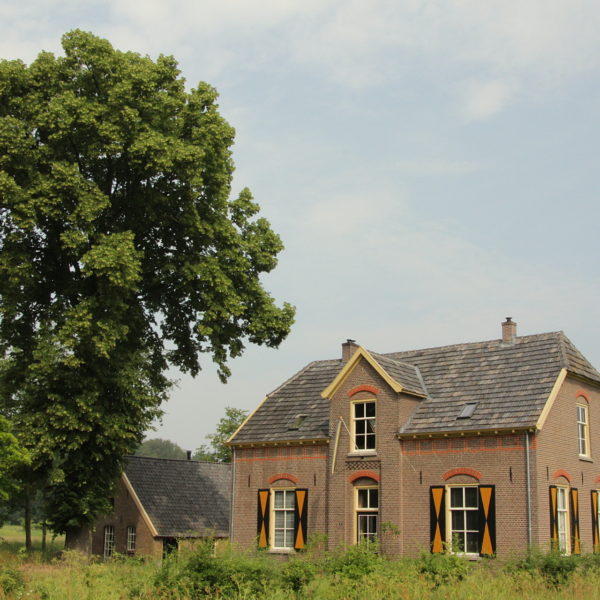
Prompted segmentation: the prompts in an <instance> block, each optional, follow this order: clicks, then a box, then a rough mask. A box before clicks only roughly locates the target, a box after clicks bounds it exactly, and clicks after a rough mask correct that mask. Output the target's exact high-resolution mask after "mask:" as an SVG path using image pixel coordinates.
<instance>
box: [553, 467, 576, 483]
mask: <svg viewBox="0 0 600 600" xmlns="http://www.w3.org/2000/svg"><path fill="white" fill-rule="evenodd" d="M559 477H564V478H565V479H566V480H567V481H568V482H569V483H571V479H572V477H571V476H570V475H569V474H568V473H567V472H566V471H565V470H564V469H558V471H554V473H552V479H558V478H559Z"/></svg>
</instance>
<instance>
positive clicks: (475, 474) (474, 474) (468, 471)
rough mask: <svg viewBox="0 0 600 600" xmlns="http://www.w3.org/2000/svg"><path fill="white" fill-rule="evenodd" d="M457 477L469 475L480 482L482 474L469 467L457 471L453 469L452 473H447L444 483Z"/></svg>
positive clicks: (459, 468)
mask: <svg viewBox="0 0 600 600" xmlns="http://www.w3.org/2000/svg"><path fill="white" fill-rule="evenodd" d="M456 475H469V477H474V478H475V479H477V480H478V481H479V480H480V479H481V473H480V472H479V471H476V470H475V469H469V468H468V467H458V468H456V469H451V470H450V471H446V472H445V473H444V474H443V475H442V478H443V480H444V481H447V480H448V479H450V477H455V476H456Z"/></svg>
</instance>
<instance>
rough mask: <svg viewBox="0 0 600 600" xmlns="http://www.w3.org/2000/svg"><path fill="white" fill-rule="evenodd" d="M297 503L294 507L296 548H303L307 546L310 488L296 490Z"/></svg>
mask: <svg viewBox="0 0 600 600" xmlns="http://www.w3.org/2000/svg"><path fill="white" fill-rule="evenodd" d="M295 495H296V505H295V507H294V548H295V549H296V550H303V549H304V547H305V546H306V536H307V516H308V490H301V489H298V490H295Z"/></svg>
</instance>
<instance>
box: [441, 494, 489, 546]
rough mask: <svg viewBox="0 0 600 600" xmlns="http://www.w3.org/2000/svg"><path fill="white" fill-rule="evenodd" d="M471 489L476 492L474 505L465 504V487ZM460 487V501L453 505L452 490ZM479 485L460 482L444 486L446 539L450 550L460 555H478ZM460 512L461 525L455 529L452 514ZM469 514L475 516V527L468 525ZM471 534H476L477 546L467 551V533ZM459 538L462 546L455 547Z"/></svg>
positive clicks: (479, 531)
mask: <svg viewBox="0 0 600 600" xmlns="http://www.w3.org/2000/svg"><path fill="white" fill-rule="evenodd" d="M467 488H468V489H473V490H475V494H476V496H475V497H476V504H475V505H474V506H467V505H466V500H465V495H466V491H465V490H466V489H467ZM457 489H460V490H462V494H461V495H462V503H461V505H460V506H453V505H452V490H457ZM479 502H480V499H479V486H478V485H476V484H475V485H470V484H462V485H449V486H446V513H447V514H446V539H447V540H448V541H449V544H450V550H451V551H452V552H453V553H454V554H460V555H464V556H479V535H480V533H481V530H480V527H481V525H480V523H479ZM460 513H462V523H463V524H462V527H461V528H460V529H459V528H458V527H457V528H456V529H455V528H454V523H453V515H454V514H457V515H459V514H460ZM470 514H475V518H476V519H477V527H476V528H470V527H468V523H467V521H468V515H470ZM470 533H471V534H473V533H476V534H477V548H476V550H474V551H473V550H471V551H467V550H466V547H467V543H466V542H467V537H468V534H470ZM459 537H460V538H461V539H460V544H461V546H462V548H456V547H455V544H456V542H457V541H459V540H458V538H459Z"/></svg>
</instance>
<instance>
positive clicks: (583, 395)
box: [575, 390, 590, 402]
mask: <svg viewBox="0 0 600 600" xmlns="http://www.w3.org/2000/svg"><path fill="white" fill-rule="evenodd" d="M575 398H585V399H586V400H587V402H589V401H590V397H589V396H588V395H587V392H586V391H585V390H577V391H576V392H575Z"/></svg>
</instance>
